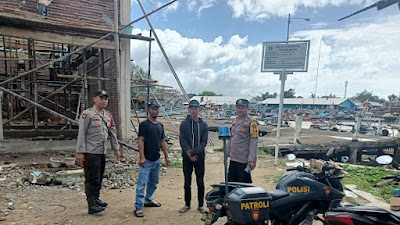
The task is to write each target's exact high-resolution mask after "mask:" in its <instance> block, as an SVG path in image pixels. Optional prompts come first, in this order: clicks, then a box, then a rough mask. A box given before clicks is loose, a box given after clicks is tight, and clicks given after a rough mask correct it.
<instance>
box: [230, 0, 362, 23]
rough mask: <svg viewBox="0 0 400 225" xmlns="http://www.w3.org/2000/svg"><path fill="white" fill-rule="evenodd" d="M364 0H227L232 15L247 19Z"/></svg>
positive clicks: (258, 18)
mask: <svg viewBox="0 0 400 225" xmlns="http://www.w3.org/2000/svg"><path fill="white" fill-rule="evenodd" d="M365 2H367V1H365V0H289V1H288V0H228V2H227V4H228V5H229V7H231V8H232V10H233V17H234V18H240V17H244V18H246V19H248V20H259V21H261V20H265V19H267V18H269V17H271V16H287V15H288V13H292V14H294V13H295V12H296V10H297V9H298V8H299V7H311V8H322V7H326V6H341V5H352V4H363V3H365Z"/></svg>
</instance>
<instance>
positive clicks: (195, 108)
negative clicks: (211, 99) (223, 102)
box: [179, 100, 208, 213]
mask: <svg viewBox="0 0 400 225" xmlns="http://www.w3.org/2000/svg"><path fill="white" fill-rule="evenodd" d="M199 112H200V103H199V102H198V101H197V100H192V101H190V103H189V113H190V115H188V116H187V118H186V120H184V121H182V123H181V127H180V135H179V142H180V145H181V148H182V157H183V174H184V176H185V186H184V188H185V206H184V207H182V208H181V209H180V210H179V212H181V213H184V212H187V211H188V210H189V209H190V200H191V188H190V185H191V183H192V172H193V168H194V172H195V174H196V182H197V189H198V196H197V197H198V201H199V206H198V208H197V210H199V211H200V212H201V213H204V212H205V208H204V206H203V204H204V170H205V168H204V158H205V150H204V149H205V147H206V145H207V141H208V126H207V123H205V122H204V121H203V120H202V119H201V118H200V117H199Z"/></svg>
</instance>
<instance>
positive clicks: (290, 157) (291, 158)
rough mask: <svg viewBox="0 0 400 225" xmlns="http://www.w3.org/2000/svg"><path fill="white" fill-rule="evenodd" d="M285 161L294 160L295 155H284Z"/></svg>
mask: <svg viewBox="0 0 400 225" xmlns="http://www.w3.org/2000/svg"><path fill="white" fill-rule="evenodd" d="M286 159H287V160H289V161H292V160H295V159H296V155H295V154H287V155H286Z"/></svg>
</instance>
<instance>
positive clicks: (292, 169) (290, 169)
mask: <svg viewBox="0 0 400 225" xmlns="http://www.w3.org/2000/svg"><path fill="white" fill-rule="evenodd" d="M294 170H297V168H289V169H286V171H294Z"/></svg>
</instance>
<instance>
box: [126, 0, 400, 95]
mask: <svg viewBox="0 0 400 225" xmlns="http://www.w3.org/2000/svg"><path fill="white" fill-rule="evenodd" d="M168 2H169V1H166V0H143V1H142V3H143V5H144V8H145V10H146V11H147V12H151V11H152V10H155V9H157V8H158V7H160V6H161V5H163V4H166V3H168ZM374 2H375V1H374V0H178V1H177V2H175V3H173V4H171V5H170V6H168V7H167V8H164V9H162V10H160V11H159V12H156V13H155V14H153V15H151V16H150V17H149V18H150V20H151V23H152V25H153V27H154V29H155V31H156V34H157V36H158V38H159V39H160V42H161V43H162V46H163V47H164V49H165V51H166V54H167V55H168V57H169V59H170V61H171V64H172V65H173V67H174V68H175V70H176V73H177V75H178V77H179V79H180V81H181V83H182V84H183V87H184V88H185V90H186V92H187V93H193V94H199V93H201V92H203V91H213V92H215V93H217V94H222V95H230V96H257V95H260V94H261V93H265V92H269V93H274V92H277V93H279V91H280V81H279V75H275V74H273V73H265V72H263V73H262V72H261V56H262V43H263V42H265V41H285V40H286V34H287V23H288V14H289V13H290V14H291V18H292V20H291V23H290V32H289V36H290V38H289V39H290V40H293V41H294V40H310V57H309V67H308V72H298V73H294V74H291V75H288V78H287V81H286V85H285V90H288V89H290V88H292V89H295V92H296V96H302V97H310V96H311V94H312V93H316V95H317V96H323V95H329V94H332V95H335V96H337V97H344V94H345V81H348V85H347V96H346V97H352V96H354V95H356V94H357V93H360V92H362V91H363V90H365V89H366V90H368V91H370V92H373V94H374V95H377V96H379V97H381V98H386V99H387V96H388V95H391V94H395V95H399V94H400V76H399V75H400V64H399V62H400V60H399V59H400V26H399V23H398V22H399V21H400V10H399V7H398V6H397V5H392V6H390V7H388V8H385V9H382V10H380V11H378V10H377V9H376V8H373V9H370V10H368V11H365V12H363V13H360V14H358V15H356V16H353V17H350V18H348V19H345V20H343V21H338V19H339V18H342V17H344V16H347V15H348V14H351V13H353V12H355V11H357V10H359V9H362V8H363V7H365V6H368V5H370V4H372V3H374ZM142 15H143V12H142V11H141V9H140V7H139V4H138V3H137V1H136V0H132V1H131V18H132V20H134V19H136V18H138V17H140V16H142ZM302 18H303V19H302ZM304 18H309V19H310V21H306V20H304ZM133 27H134V29H133V33H134V34H137V33H142V35H144V36H149V30H150V28H149V25H148V23H147V22H146V20H142V21H140V22H138V23H135V24H134V25H133ZM148 57H149V44H148V43H147V42H143V41H138V40H132V41H131V58H132V59H133V60H134V61H135V62H136V63H137V64H138V65H139V66H140V67H142V68H143V69H144V70H145V71H147V70H148ZM150 71H151V75H152V78H153V79H156V80H158V81H159V83H160V84H163V85H170V86H173V87H174V88H178V83H177V81H176V80H175V78H174V76H173V74H172V72H171V70H170V69H169V67H168V64H167V63H166V60H165V58H164V56H163V55H162V52H161V50H160V48H159V46H158V44H157V42H156V41H154V42H152V46H151V68H150ZM317 75H318V76H317ZM316 86H317V89H316V88H315V87H316Z"/></svg>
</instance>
